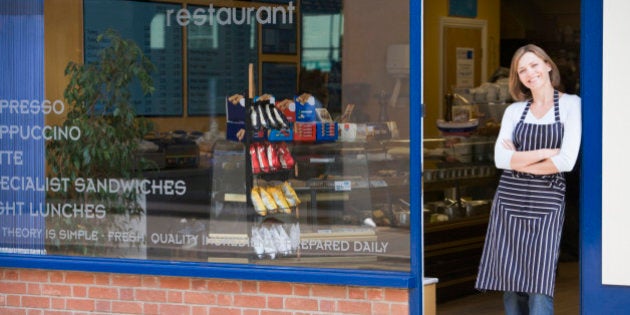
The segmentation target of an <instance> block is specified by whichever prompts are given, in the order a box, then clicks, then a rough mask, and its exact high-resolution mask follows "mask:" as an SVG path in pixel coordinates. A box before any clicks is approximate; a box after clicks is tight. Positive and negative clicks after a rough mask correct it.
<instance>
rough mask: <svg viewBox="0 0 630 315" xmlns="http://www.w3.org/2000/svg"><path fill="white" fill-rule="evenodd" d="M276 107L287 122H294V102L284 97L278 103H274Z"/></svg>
mask: <svg viewBox="0 0 630 315" xmlns="http://www.w3.org/2000/svg"><path fill="white" fill-rule="evenodd" d="M276 107H277V108H278V109H280V111H281V112H282V114H283V115H284V117H286V118H287V121H288V122H289V123H294V122H295V119H296V117H295V116H296V113H295V110H296V109H295V102H294V101H293V100H290V99H284V100H282V101H280V102H278V103H276Z"/></svg>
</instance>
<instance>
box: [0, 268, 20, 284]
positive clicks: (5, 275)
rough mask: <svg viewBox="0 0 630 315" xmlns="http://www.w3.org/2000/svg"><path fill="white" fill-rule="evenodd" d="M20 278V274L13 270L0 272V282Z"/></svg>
mask: <svg viewBox="0 0 630 315" xmlns="http://www.w3.org/2000/svg"><path fill="white" fill-rule="evenodd" d="M19 278H20V273H19V272H18V271H17V270H15V269H4V270H3V272H2V280H3V281H7V280H18V279H19Z"/></svg>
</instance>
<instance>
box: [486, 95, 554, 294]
mask: <svg viewBox="0 0 630 315" xmlns="http://www.w3.org/2000/svg"><path fill="white" fill-rule="evenodd" d="M558 99H559V96H558V91H555V92H554V114H555V122H554V123H552V124H531V123H525V116H526V115H527V112H528V111H529V108H530V105H531V101H529V102H528V103H527V105H526V106H525V110H524V111H523V114H522V115H521V118H520V120H519V122H518V123H517V125H516V127H515V129H514V134H513V142H514V145H515V147H516V150H517V151H529V150H537V149H545V148H549V149H557V148H560V146H561V145H562V136H563V134H564V125H563V124H562V122H560V113H559V105H558ZM565 191H566V186H565V179H564V175H563V173H557V174H553V175H543V176H539V175H532V174H527V173H521V172H516V171H511V170H504V171H503V174H502V175H501V178H500V180H499V186H498V188H497V191H496V193H495V197H494V202H493V206H492V211H491V213H490V220H489V223H488V231H487V234H486V240H485V245H484V249H483V253H482V256H481V261H480V264H479V274H478V275H477V282H476V284H475V287H476V288H477V289H479V290H497V291H516V292H526V293H540V294H546V295H549V296H553V293H554V286H555V280H556V266H557V263H558V256H559V247H560V236H561V232H562V224H563V223H564V208H565V200H564V198H565Z"/></svg>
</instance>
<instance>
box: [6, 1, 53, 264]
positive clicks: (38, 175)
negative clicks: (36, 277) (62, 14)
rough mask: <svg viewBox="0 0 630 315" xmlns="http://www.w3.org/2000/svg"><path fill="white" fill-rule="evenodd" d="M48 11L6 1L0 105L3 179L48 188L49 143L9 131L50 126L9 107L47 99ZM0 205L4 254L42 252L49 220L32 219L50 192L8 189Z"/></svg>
mask: <svg viewBox="0 0 630 315" xmlns="http://www.w3.org/2000/svg"><path fill="white" fill-rule="evenodd" d="M43 8H44V6H43V0H26V1H0V102H2V104H4V110H3V111H2V113H1V114H0V126H2V128H3V129H4V130H5V132H2V133H0V150H2V151H3V152H5V154H3V155H2V156H0V158H2V159H1V160H0V175H1V176H8V177H9V178H15V177H17V178H28V179H33V180H35V179H39V180H40V181H42V182H43V179H44V171H45V168H44V165H45V164H44V140H43V139H39V140H36V139H33V137H31V136H29V134H28V133H27V134H25V135H24V136H22V133H20V134H16V133H9V132H6V130H11V129H14V128H15V129H14V130H19V128H23V129H22V130H24V131H28V130H30V129H31V128H32V127H38V128H41V127H42V126H43V124H44V117H43V115H42V114H23V113H15V112H12V111H10V110H9V107H8V106H7V105H8V104H11V103H12V102H17V101H21V100H25V101H27V102H30V101H32V100H35V101H42V100H43V98H44V78H43V76H44V23H43ZM40 135H41V133H40ZM22 137H25V138H26V139H23V138H22ZM7 152H10V153H11V154H13V153H18V154H22V156H23V161H22V163H21V164H19V163H18V164H17V165H16V163H15V161H12V160H11V159H9V157H10V156H11V155H10V154H6V153H7ZM0 202H1V203H2V204H1V205H2V206H3V207H0V252H24V253H40V252H42V251H43V248H44V231H45V225H44V220H43V219H42V218H41V217H37V216H32V215H30V213H29V210H28V209H29V206H30V205H31V204H33V205H39V204H43V203H44V192H42V191H35V190H33V189H12V190H7V189H3V190H0ZM3 210H4V211H3Z"/></svg>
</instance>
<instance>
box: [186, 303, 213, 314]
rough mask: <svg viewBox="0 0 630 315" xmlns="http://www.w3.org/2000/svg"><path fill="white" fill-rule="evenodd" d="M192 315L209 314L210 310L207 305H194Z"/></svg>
mask: <svg viewBox="0 0 630 315" xmlns="http://www.w3.org/2000/svg"><path fill="white" fill-rule="evenodd" d="M190 314H191V315H208V314H210V311H209V310H208V307H207V306H198V305H193V306H192V307H191V310H190Z"/></svg>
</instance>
